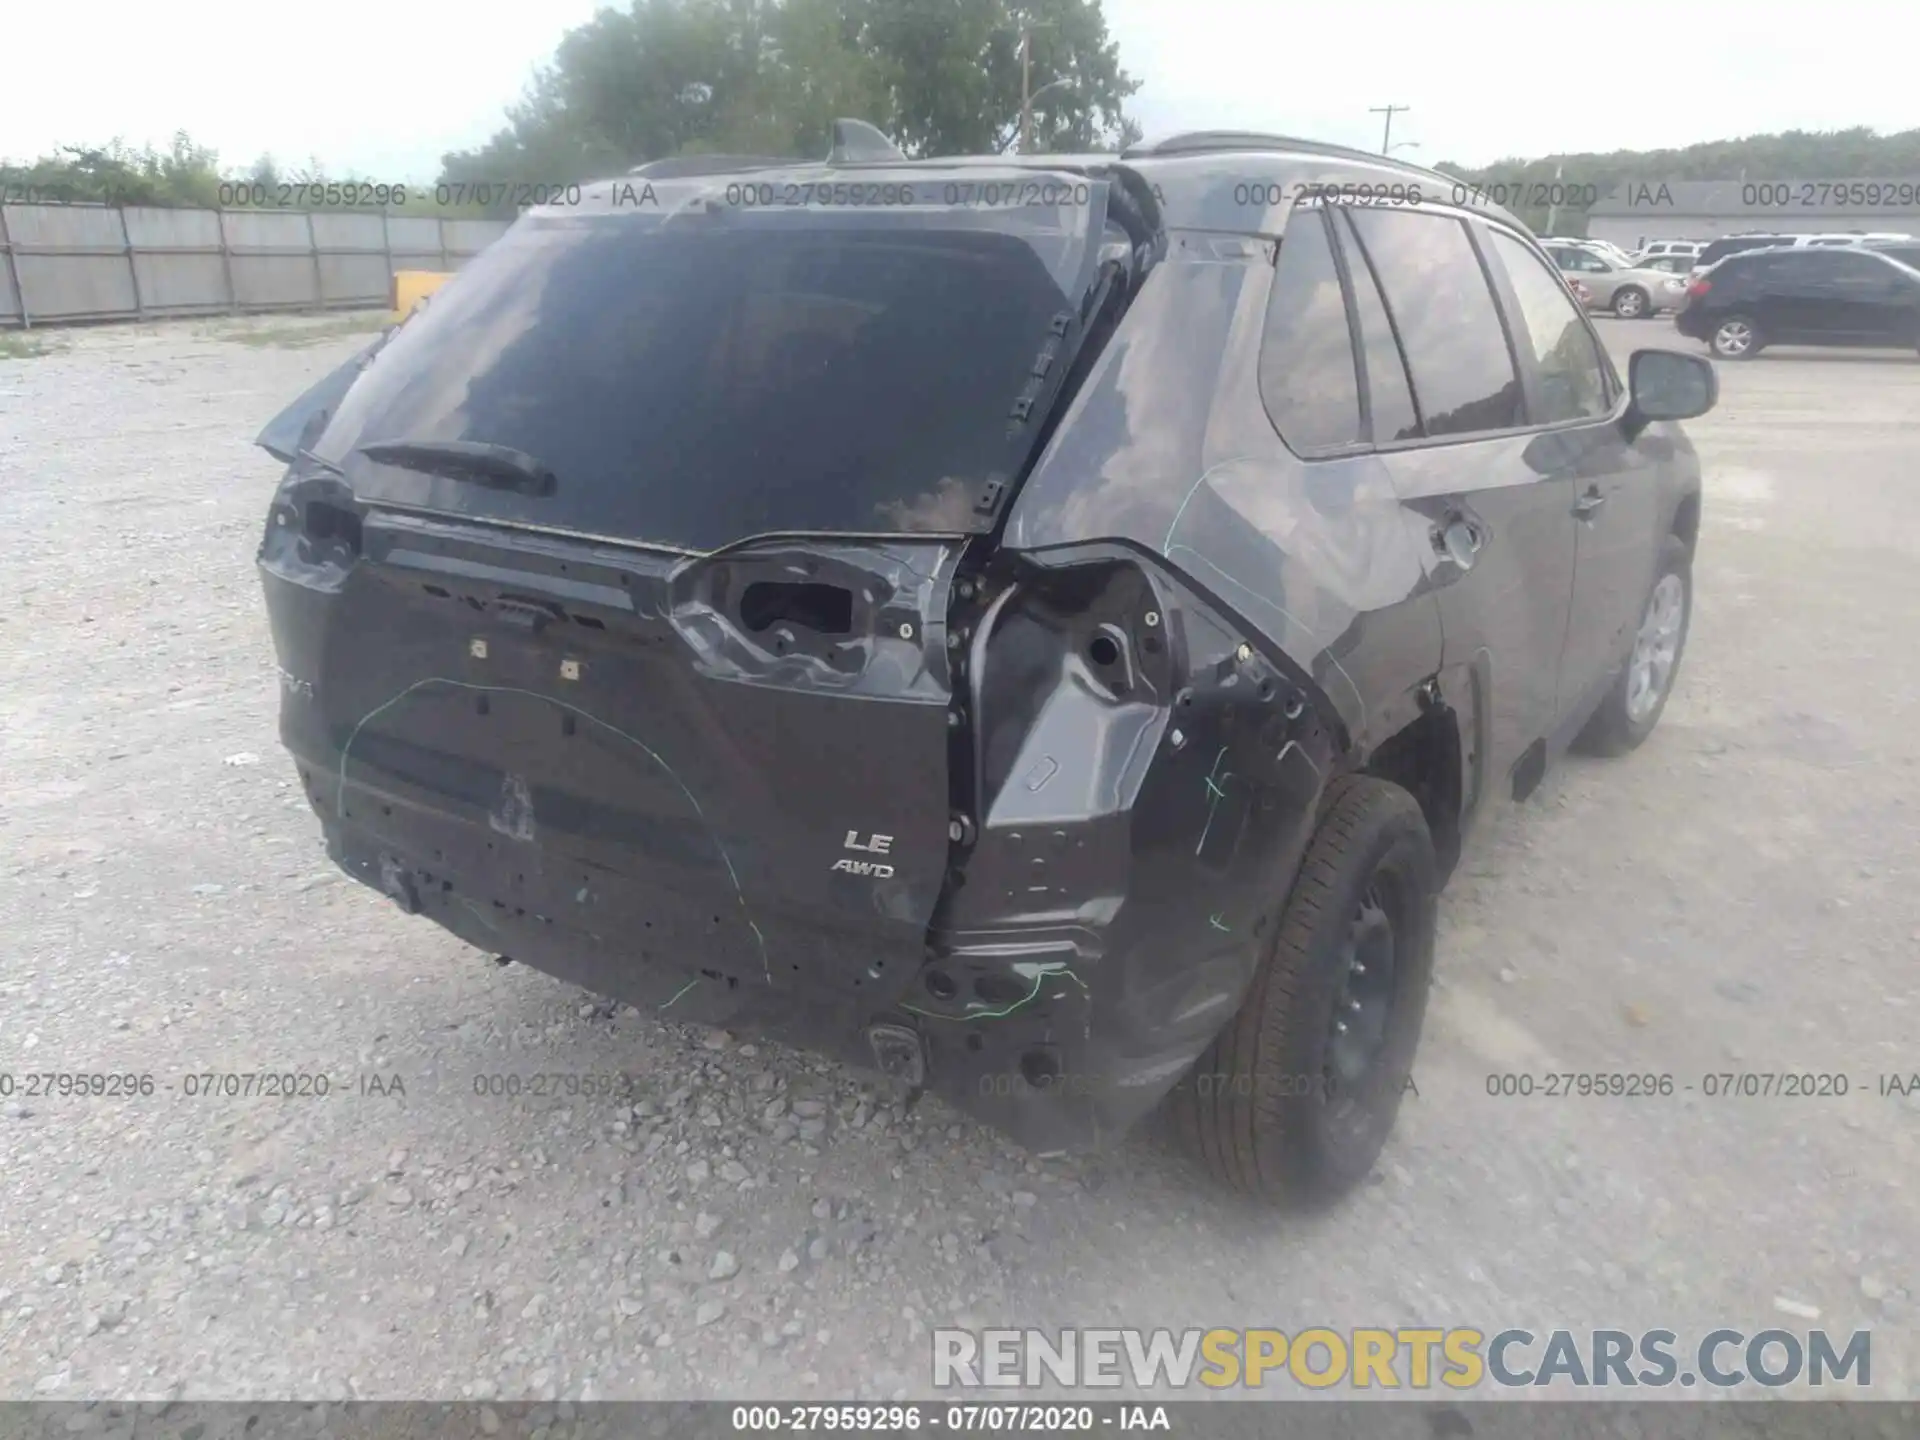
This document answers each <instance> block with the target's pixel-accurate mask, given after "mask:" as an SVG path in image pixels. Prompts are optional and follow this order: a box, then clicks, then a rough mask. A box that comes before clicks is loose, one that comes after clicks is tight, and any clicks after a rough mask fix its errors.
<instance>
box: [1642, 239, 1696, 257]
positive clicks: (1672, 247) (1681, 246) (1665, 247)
mask: <svg viewBox="0 0 1920 1440" xmlns="http://www.w3.org/2000/svg"><path fill="white" fill-rule="evenodd" d="M1704 248H1706V242H1705V241H1701V240H1654V241H1651V242H1649V243H1648V244H1646V245H1643V246H1641V247H1640V249H1639V250H1637V251H1635V252H1634V254H1633V258H1634V259H1635V260H1638V261H1642V262H1644V261H1647V260H1653V259H1658V258H1662V257H1665V256H1670V255H1671V256H1681V257H1684V258H1686V259H1687V260H1689V261H1691V260H1692V258H1693V257H1694V256H1695V255H1698V254H1699V253H1700V252H1701V250H1703V249H1704Z"/></svg>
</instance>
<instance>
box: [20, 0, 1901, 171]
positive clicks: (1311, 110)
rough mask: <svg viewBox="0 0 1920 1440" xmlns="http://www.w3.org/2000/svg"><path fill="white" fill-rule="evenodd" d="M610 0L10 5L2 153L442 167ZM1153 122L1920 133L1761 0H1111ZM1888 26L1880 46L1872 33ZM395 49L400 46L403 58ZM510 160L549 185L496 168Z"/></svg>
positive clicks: (1429, 158)
mask: <svg viewBox="0 0 1920 1440" xmlns="http://www.w3.org/2000/svg"><path fill="white" fill-rule="evenodd" d="M597 8H600V6H599V5H598V4H596V3H595V0H541V3H540V4H537V5H512V4H506V5H500V6H497V7H479V8H476V7H475V6H474V5H472V4H471V3H469V0H462V3H454V0H401V3H388V0H327V3H325V4H324V5H317V6H302V7H299V8H298V9H295V8H293V7H285V8H281V7H276V6H271V5H264V6H263V5H260V4H258V3H257V0H256V3H249V4H240V3H236V0H174V3H171V4H165V5H155V4H152V3H150V0H149V3H142V4H139V5H133V4H125V3H119V0H109V3H105V4H71V3H66V4H62V3H48V0H41V3H27V0H22V3H20V4H17V5H14V6H12V7H10V13H9V14H8V16H7V20H6V25H5V30H4V32H0V34H4V36H5V40H6V47H5V48H6V50H7V51H8V58H7V62H6V66H5V72H6V73H5V80H4V83H0V157H5V158H8V159H14V160H20V159H27V158H31V157H33V156H35V155H39V154H42V153H44V152H46V151H48V150H50V149H51V148H52V147H53V146H55V145H57V144H63V143H80V142H86V143H101V142H104V141H105V140H107V139H109V138H111V137H113V136H115V135H118V136H120V137H122V138H124V139H126V140H127V141H129V142H130V143H133V144H136V145H138V144H143V143H146V142H148V141H151V142H153V143H155V144H164V143H165V142H166V140H167V138H168V137H169V136H170V135H171V133H172V132H173V131H174V130H176V129H184V130H186V131H187V132H188V133H189V134H191V135H192V136H193V137H194V139H195V140H197V141H198V142H199V143H201V144H203V145H210V146H212V147H214V148H215V149H216V150H218V151H219V152H220V157H221V162H222V164H223V165H229V166H240V165H245V164H247V163H250V162H251V161H252V160H253V158H254V157H255V156H257V155H259V154H260V153H261V152H263V151H270V152H272V153H273V155H274V156H275V157H276V158H277V159H279V160H280V161H281V162H282V163H283V164H286V165H300V164H304V163H306V162H307V160H308V159H309V157H317V158H318V159H319V160H320V161H321V162H322V163H323V164H324V165H325V167H326V169H327V171H328V172H329V173H330V174H336V175H338V174H346V173H349V172H353V173H357V174H359V175H360V176H362V177H363V178H366V179H369V180H376V181H378V180H386V181H403V180H421V179H431V178H433V177H434V175H435V174H436V173H437V170H438V163H439V157H440V156H441V154H442V153H443V152H445V151H447V150H450V149H461V148H465V147H467V146H470V145H474V144H477V143H479V142H480V141H482V140H484V139H486V138H487V137H488V136H489V135H490V134H492V133H493V132H494V131H495V130H496V129H498V128H499V126H500V125H501V123H502V121H503V112H504V109H505V107H506V106H507V105H508V104H509V103H510V102H512V101H513V100H515V99H517V98H518V97H519V95H520V93H521V92H522V90H523V89H524V88H525V86H526V83H527V81H528V80H529V79H530V77H531V75H532V72H533V69H534V67H535V66H536V65H538V64H540V63H542V62H544V61H545V60H547V59H548V58H550V57H551V55H552V53H553V49H554V46H555V45H556V44H557V43H558V41H559V39H560V37H561V36H562V35H563V34H564V33H565V32H566V31H567V30H568V29H570V28H571V27H573V26H575V25H577V24H579V23H581V22H582V21H583V20H585V19H587V18H588V17H589V16H590V15H591V14H592V13H593V11H594V10H595V9H597ZM1105 9H1106V14H1107V21H1108V26H1109V29H1110V30H1111V31H1112V33H1113V35H1114V37H1115V39H1117V40H1118V41H1119V44H1120V57H1121V63H1122V64H1123V65H1124V66H1125V67H1126V68H1127V69H1128V70H1129V71H1130V72H1131V73H1133V74H1134V75H1136V76H1138V77H1139V78H1141V79H1143V80H1144V81H1145V82H1146V83H1145V85H1144V86H1143V87H1142V89H1141V90H1140V92H1139V94H1138V95H1137V96H1136V97H1135V100H1134V110H1135V113H1136V114H1138V116H1139V117H1140V119H1141V121H1142V122H1143V123H1144V124H1145V125H1146V127H1147V132H1148V134H1149V135H1152V134H1157V133H1165V132H1167V131H1170V130H1175V129H1200V128H1210V127H1235V128H1251V129H1263V130H1276V131H1281V132H1284V133H1289V134H1297V135H1303V136H1310V137H1314V138H1318V139H1324V140H1336V141H1344V142H1347V143H1352V144H1361V145H1369V146H1376V145H1378V143H1379V139H1380V119H1381V117H1379V116H1377V115H1370V114H1368V113H1367V112H1368V107H1369V106H1374V105H1383V104H1386V103H1388V102H1392V103H1395V104H1400V105H1408V106H1411V107H1412V109H1411V110H1410V111H1409V112H1408V113H1407V114H1404V115H1399V116H1396V117H1395V119H1394V137H1395V139H1396V140H1399V139H1403V138H1404V139H1407V140H1413V141H1418V142H1419V148H1417V149H1409V150H1405V151H1402V152H1400V153H1402V154H1404V155H1405V156H1406V157H1407V158H1409V159H1414V160H1419V161H1423V162H1426V163H1429V164H1431V163H1432V162H1434V161H1436V160H1449V159H1451V160H1459V161H1461V162H1463V163H1468V164H1484V163H1486V162H1488V161H1491V160H1494V159H1497V158H1500V157H1502V156H1507V155H1514V154H1519V155H1539V154H1546V153H1550V152H1553V151H1571V150H1609V149H1635V150H1639V149H1653V148H1658V147H1664V146H1679V145H1685V144H1689V143H1691V142H1694V141H1698V140H1711V139H1721V138H1727V137H1732V136H1738V135H1747V134H1754V133H1758V132H1765V131H1774V130H1786V129H1795V128H1798V129H1810V130H1824V129H1839V128H1843V127H1846V126H1851V125H1871V126H1873V127H1875V128H1876V129H1879V130H1882V131H1892V130H1902V129H1910V128H1912V127H1915V126H1920V83H1916V81H1915V78H1914V69H1913V51H1912V47H1911V46H1910V45H1908V44H1907V43H1905V42H1906V39H1907V38H1908V37H1909V36H1910V35H1911V34H1912V33H1913V28H1912V27H1911V26H1908V27H1904V28H1903V26H1902V24H1901V22H1899V20H1898V19H1897V14H1898V7H1894V6H1889V5H1886V4H1883V3H1881V0H1827V3H1825V4H1823V5H1821V6H1820V7H1818V9H1817V10H1812V11H1794V12H1793V20H1792V22H1791V23H1781V22H1776V21H1775V20H1773V19H1772V18H1770V12H1769V11H1767V9H1766V7H1765V6H1755V5H1754V4H1753V3H1752V0H1740V3H1724V0H1685V3H1678V0H1606V3H1604V4H1601V3H1594V4H1588V5H1581V6H1576V7H1571V8H1560V9H1556V8H1555V7H1552V6H1548V5H1539V4H1529V5H1521V4H1517V3H1497V0H1459V3H1456V4H1453V5H1448V6H1436V5H1434V4H1433V3H1432V0H1342V3H1339V4H1325V5H1313V6H1299V5H1290V4H1283V3H1278V0H1105ZM1876 35H1878V36H1881V37H1883V38H1884V40H1885V42H1886V43H1884V44H1874V43H1867V42H1868V41H1869V39H1870V37H1873V36H1876ZM393 57H404V59H403V60H399V61H396V60H395V59H394V58H393ZM501 178H503V179H517V178H525V179H538V178H540V177H537V176H529V177H504V176H503V177H501Z"/></svg>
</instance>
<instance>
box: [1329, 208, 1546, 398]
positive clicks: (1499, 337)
mask: <svg viewBox="0 0 1920 1440" xmlns="http://www.w3.org/2000/svg"><path fill="white" fill-rule="evenodd" d="M1349 218H1350V219H1351V220H1352V222H1353V227H1354V231H1355V233H1356V234H1357V235H1358V236H1359V239H1360V245H1361V249H1362V251H1363V253H1364V254H1365V255H1366V257H1367V259H1368V261H1369V262H1370V263H1371V264H1372V267H1373V271H1374V273H1375V274H1376V275H1378V276H1379V277H1380V284H1381V287H1382V289H1383V292H1384V295H1385V299H1386V302H1387V307H1388V310H1389V312H1390V313H1391V314H1392V316H1393V322H1394V326H1395V328H1396V329H1397V330H1398V331H1399V334H1400V341H1401V344H1402V346H1403V347H1404V349H1405V351H1406V355H1407V365H1408V367H1409V368H1410V369H1411V371H1412V372H1413V393H1414V396H1415V398H1416V399H1417V400H1418V402H1419V406H1420V413H1421V415H1422V416H1423V417H1424V419H1425V430H1426V433H1427V434H1428V435H1430V436H1440V435H1466V434H1472V433H1473V432H1475V431H1480V430H1505V429H1510V428H1512V427H1514V426H1517V425H1519V424H1521V423H1522V414H1521V407H1520V380H1519V377H1518V376H1517V375H1516V374H1515V373H1514V368H1513V357H1512V355H1511V354H1510V353H1509V352H1508V350H1507V337H1506V332H1505V330H1504V328H1503V327H1502V326H1501V323H1500V312H1499V311H1498V310H1497V309H1496V308H1495V306H1494V299H1493V292H1492V291H1491V290H1490V289H1489V288H1488V286H1487V278H1486V275H1485V273H1484V272H1483V271H1482V270H1481V268H1480V257H1479V255H1478V254H1477V253H1476V252H1475V251H1474V248H1473V244H1472V242H1471V241H1470V240H1469V239H1468V237H1467V228H1466V226H1465V224H1463V223H1462V222H1461V221H1459V220H1457V219H1454V218H1452V217H1451V216H1446V215H1435V214H1428V213H1425V212H1421V211H1413V210H1356V211H1352V212H1350V216H1349Z"/></svg>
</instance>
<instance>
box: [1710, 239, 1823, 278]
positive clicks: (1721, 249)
mask: <svg viewBox="0 0 1920 1440" xmlns="http://www.w3.org/2000/svg"><path fill="white" fill-rule="evenodd" d="M1800 238H1801V237H1800V236H1798V235H1780V234H1775V233H1772V232H1760V233H1756V234H1752V235H1723V236H1722V237H1721V238H1720V239H1718V240H1710V241H1708V242H1707V245H1706V248H1704V249H1703V250H1701V252H1700V253H1699V255H1698V256H1696V257H1695V258H1694V265H1693V269H1694V273H1695V274H1696V275H1697V274H1698V273H1699V272H1700V271H1702V270H1705V269H1706V268H1707V267H1708V266H1710V265H1716V264H1718V263H1719V262H1720V261H1722V260H1724V259H1726V258H1727V256H1729V255H1738V254H1740V253H1741V252H1742V251H1744V250H1767V249H1773V248H1777V247H1779V246H1783V245H1792V244H1793V243H1794V242H1795V241H1797V240H1799V239H1800Z"/></svg>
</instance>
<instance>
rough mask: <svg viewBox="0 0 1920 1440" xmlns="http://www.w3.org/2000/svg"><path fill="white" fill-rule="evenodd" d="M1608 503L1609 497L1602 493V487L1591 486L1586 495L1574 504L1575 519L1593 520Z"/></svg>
mask: <svg viewBox="0 0 1920 1440" xmlns="http://www.w3.org/2000/svg"><path fill="white" fill-rule="evenodd" d="M1606 503H1607V497H1606V496H1604V495H1602V494H1601V493H1600V487H1599V486H1597V485H1595V486H1591V487H1589V488H1588V490H1587V493H1586V494H1584V495H1582V496H1581V497H1580V498H1579V499H1578V500H1576V501H1574V502H1573V518H1574V519H1576V520H1591V519H1592V518H1593V517H1594V514H1595V512H1597V511H1598V510H1599V509H1600V507H1601V506H1602V505H1604V504H1606Z"/></svg>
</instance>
